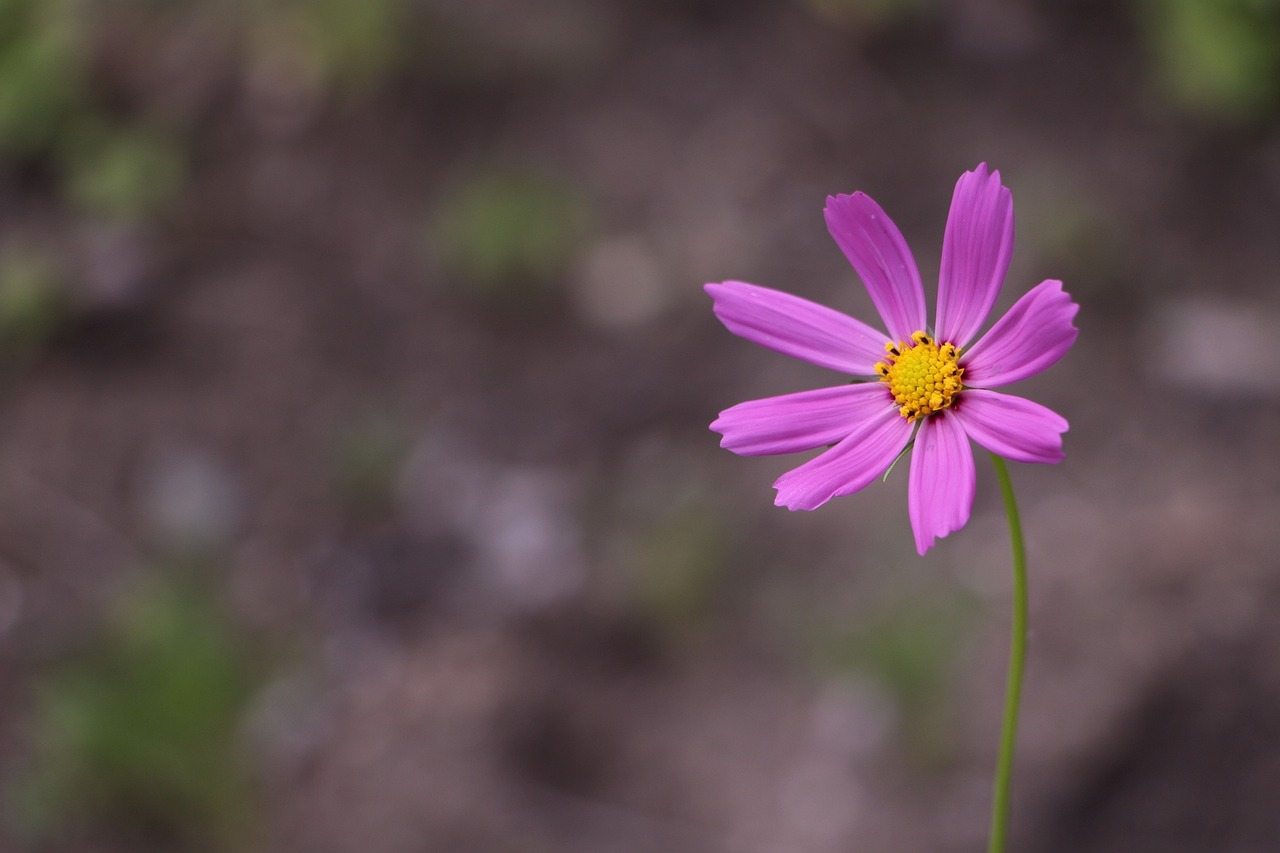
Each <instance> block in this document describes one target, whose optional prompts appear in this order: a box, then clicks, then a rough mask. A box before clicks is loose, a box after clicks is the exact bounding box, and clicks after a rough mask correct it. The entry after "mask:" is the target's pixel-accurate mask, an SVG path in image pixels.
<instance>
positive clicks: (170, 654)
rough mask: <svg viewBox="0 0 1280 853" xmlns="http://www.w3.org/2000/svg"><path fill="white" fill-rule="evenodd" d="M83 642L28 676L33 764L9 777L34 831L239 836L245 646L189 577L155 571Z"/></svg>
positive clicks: (206, 841) (244, 818)
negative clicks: (94, 639) (75, 651)
mask: <svg viewBox="0 0 1280 853" xmlns="http://www.w3.org/2000/svg"><path fill="white" fill-rule="evenodd" d="M112 616H113V618H112V619H111V621H110V623H109V624H108V626H107V627H106V629H105V631H104V632H103V634H102V635H101V637H100V638H99V639H98V644H97V645H96V646H95V647H94V648H92V649H89V650H85V651H84V652H83V653H81V654H80V655H78V656H77V657H75V658H74V659H71V660H67V661H65V662H63V663H61V664H58V665H55V666H53V667H51V668H50V669H49V670H48V671H47V672H46V673H45V674H44V675H43V676H42V677H41V678H40V679H39V681H38V682H37V683H36V685H35V687H34V707H33V711H32V715H31V719H32V721H33V722H32V725H33V728H34V731H33V732H32V737H31V741H30V742H31V744H32V755H31V756H30V761H31V766H30V769H29V770H28V772H27V773H25V774H24V775H22V776H20V777H19V778H18V779H16V780H15V781H14V782H13V783H12V784H11V786H10V789H9V791H8V794H9V796H8V806H9V810H10V813H11V816H12V817H13V820H14V823H15V824H16V825H17V826H18V827H20V828H21V829H22V830H23V831H24V832H25V834H26V835H27V836H28V837H29V838H30V839H31V840H32V841H33V842H35V843H53V842H56V841H58V840H59V839H66V838H68V837H69V836H70V837H74V835H75V833H77V832H82V831H86V830H88V829H96V830H99V831H103V830H105V831H106V832H108V833H109V834H110V835H112V836H115V837H121V838H125V839H146V840H147V841H148V842H150V843H152V844H154V843H157V842H158V843H161V844H163V845H165V849H173V850H210V849H212V850H236V849H243V845H244V843H245V842H246V841H247V839H248V837H249V833H251V832H252V803H253V794H252V791H253V785H252V782H251V779H250V777H249V774H248V773H247V771H246V762H245V761H244V750H243V748H242V746H243V745H242V743H241V732H240V729H241V717H242V714H243V710H244V706H245V702H246V699H247V698H248V696H249V694H250V691H251V690H252V688H253V686H254V684H255V675H254V668H253V665H252V662H251V661H252V658H251V657H250V654H249V650H248V649H247V648H246V647H245V645H244V644H243V642H242V640H241V638H240V637H239V636H237V634H236V631H235V629H234V627H233V626H232V625H231V624H230V623H229V622H228V621H227V620H226V619H225V617H223V616H222V614H221V613H220V612H219V611H218V609H217V605H216V600H215V599H214V598H213V597H212V596H210V595H209V594H208V591H207V590H205V589H204V588H203V584H201V583H200V582H198V581H196V580H195V579H194V578H192V577H188V576H182V577H174V576H163V575H160V574H152V575H148V576H146V577H143V578H140V579H139V581H138V583H137V585H136V586H135V587H134V588H132V589H131V590H129V592H128V593H127V594H126V595H124V596H122V597H121V598H120V600H119V601H118V602H117V607H116V609H115V611H114V613H113V614H112Z"/></svg>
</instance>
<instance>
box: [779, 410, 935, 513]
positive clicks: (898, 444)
mask: <svg viewBox="0 0 1280 853" xmlns="http://www.w3.org/2000/svg"><path fill="white" fill-rule="evenodd" d="M910 439H911V424H910V423H909V422H908V421H907V419H906V418H904V417H902V416H901V415H900V414H898V410H897V409H895V408H894V407H893V406H891V405H888V406H885V407H884V409H883V410H882V411H881V412H877V413H875V414H874V415H873V416H872V417H870V418H868V419H867V420H866V422H864V423H863V424H862V426H861V427H860V428H859V429H858V430H857V431H856V432H852V433H850V434H849V435H848V436H846V437H845V438H844V439H842V440H841V441H840V443H839V444H837V445H836V446H835V447H833V448H831V449H830V450H828V451H826V452H825V453H823V454H821V455H819V456H815V457H814V458H813V459H810V460H809V461H808V462H806V463H804V464H803V465H801V466H800V467H799V468H796V469H794V470H791V471H788V472H787V473H785V474H783V475H782V476H781V477H779V478H778V480H777V482H775V483H774V484H773V487H774V488H775V489H777V490H778V496H777V498H776V499H775V500H774V503H775V504H777V505H778V506H785V507H786V508H787V509H791V510H797V509H817V508H818V507H820V506H822V505H823V504H824V503H826V502H827V501H829V500H831V499H832V498H834V497H839V496H841V495H851V494H853V493H854V492H856V491H858V490H859V489H862V488H863V487H864V486H866V485H867V484H868V483H870V482H871V481H872V480H874V479H875V478H876V477H878V476H880V474H882V473H883V472H884V471H885V470H886V469H888V467H889V465H890V464H892V463H893V460H894V459H896V458H897V456H898V454H899V453H901V452H902V448H904V447H906V446H907V442H908V441H909V440H910Z"/></svg>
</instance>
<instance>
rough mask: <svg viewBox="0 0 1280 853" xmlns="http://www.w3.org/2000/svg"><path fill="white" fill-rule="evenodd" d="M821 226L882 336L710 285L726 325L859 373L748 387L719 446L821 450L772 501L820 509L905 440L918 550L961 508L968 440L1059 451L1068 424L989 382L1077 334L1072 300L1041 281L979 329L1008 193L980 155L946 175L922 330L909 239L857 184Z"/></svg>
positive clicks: (727, 417)
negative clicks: (779, 388) (936, 266)
mask: <svg viewBox="0 0 1280 853" xmlns="http://www.w3.org/2000/svg"><path fill="white" fill-rule="evenodd" d="M826 220H827V228H828V229H829V230H830V232H831V236H832V237H834V238H835V241H836V243H838V244H839V246H840V248H841V249H843V250H844V253H845V255H846V256H847V257H848V258H849V262H850V263H852V264H853V268H854V269H855V270H856V271H857V273H858V275H859V276H861V278H862V281H863V283H864V284H865V285H866V288H867V291H868V293H870V294H871V300H872V302H874V303H875V306H876V309H877V310H878V311H879V312H880V317H881V319H882V320H883V321H884V326H885V327H886V328H887V329H888V334H885V333H884V332H882V331H880V330H879V329H877V328H874V327H872V326H868V325H866V324H865V323H862V322H860V321H858V320H855V319H853V318H852V317H849V316H847V315H845V314H841V313H839V312H837V311H833V310H832V309H830V308H826V307H823V306H821V305H818V304H816V303H813V302H809V301H808V300H806V299H801V298H800V297H797V296H791V295H790V294H786V293H782V292H780V291H777V290H770V289H769V288H765V287H757V286H756V285H753V284H746V283H744V282H740V281H726V282H722V283H720V284H708V285H707V286H706V290H707V293H709V294H710V295H711V298H712V299H714V300H715V313H716V316H717V317H719V318H720V321H721V322H722V323H724V325H725V326H726V327H727V328H728V329H729V331H731V332H733V333H734V334H736V335H740V336H742V337H744V338H746V339H747V340H750V341H754V342H756V343H758V344H760V345H762V346H766V347H769V348H770V349H773V350H777V351H778V352H781V353H784V354H786V355H789V356H793V357H795V358H800V359H803V360H805V361H808V362H811V363H813V364H817V365H821V366H822V367H829V368H831V369H833V370H838V371H841V372H842V373H846V374H849V375H852V376H853V377H855V380H854V382H853V383H851V384H842V385H836V386H833V387H830V388H819V389H817V390H814V391H801V392H800V393H798V394H784V395H783V396H780V397H770V398H768V399H764V400H750V401H748V402H746V403H740V404H739V405H737V406H734V407H733V408H731V409H726V410H725V411H723V412H721V413H720V417H719V418H717V419H716V421H715V422H714V423H713V424H711V429H713V430H715V431H716V432H719V433H720V434H721V435H723V436H724V439H723V440H722V441H721V442H720V446H721V447H725V448H728V449H729V450H732V451H733V452H734V453H739V454H742V455H744V456H765V455H770V454H775V453H795V452H799V451H804V450H813V449H815V448H819V447H825V448H827V449H826V450H824V451H823V452H822V453H820V454H819V455H818V456H816V457H814V458H813V459H810V460H809V461H808V462H805V463H804V464H803V465H801V466H800V467H798V468H795V469H793V470H791V471H788V472H787V473H785V474H783V475H782V476H781V477H779V478H778V480H777V482H775V483H774V488H776V489H777V490H778V496H777V500H776V501H775V503H777V504H778V505H779V506H785V507H787V508H788V509H792V510H797V509H816V508H817V507H819V506H821V505H822V504H824V503H826V502H827V501H829V500H830V499H831V498H834V497H838V496H840V495H848V494H852V493H853V492H856V491H859V490H861V489H862V488H863V487H864V486H866V485H867V484H869V483H870V482H871V481H872V480H874V479H875V478H876V477H878V476H880V475H881V474H882V473H883V472H885V471H886V470H888V468H889V466H890V465H891V464H893V461H894V460H895V459H896V458H898V456H899V454H901V453H902V452H903V451H904V450H905V449H906V448H907V447H908V446H909V445H913V453H912V458H911V473H910V479H909V482H908V499H907V503H908V510H909V512H910V516H911V527H912V530H913V531H914V532H915V539H916V549H917V550H918V551H919V552H920V553H921V554H924V553H925V552H926V551H928V550H929V548H931V547H933V544H934V542H935V538H936V537H939V536H946V535H947V534H948V533H951V532H952V531H954V530H958V529H960V528H961V527H963V526H964V524H965V522H967V521H968V520H969V511H970V509H971V507H972V506H973V494H974V463H973V451H972V449H971V448H970V446H969V439H973V440H974V441H975V442H977V443H978V444H979V445H981V446H982V447H984V448H986V449H987V450H990V451H991V452H992V453H996V454H999V455H1000V456H1003V457H1006V458H1008V459H1012V460H1016V461H1018V462H1045V463H1049V462H1058V461H1060V460H1061V459H1062V433H1064V432H1066V430H1067V422H1066V420H1065V419H1063V418H1062V417H1061V416H1059V415H1058V414H1056V413H1055V412H1053V411H1051V410H1050V409H1047V408H1045V407H1044V406H1041V405H1040V404H1038V403H1033V402H1031V401H1030V400H1026V399H1024V398H1022V397H1015V396H1012V395H1009V394H1002V393H1000V392H998V391H993V390H991V389H993V388H998V387H1000V386H1002V385H1007V384H1009V383H1011V382H1017V381H1018V380H1019V379H1025V378H1027V377H1028V376H1033V375H1035V374H1037V373H1039V372H1040V371H1042V370H1044V369H1045V368H1047V367H1049V366H1050V365H1052V364H1053V363H1055V362H1056V361H1057V360H1058V359H1060V358H1062V356H1063V355H1064V354H1065V353H1066V351H1067V350H1068V349H1070V348H1071V344H1072V343H1074V342H1075V339H1076V335H1077V333H1078V332H1077V329H1076V328H1075V326H1073V325H1072V318H1073V317H1075V314H1076V311H1077V309H1078V308H1079V306H1078V305H1076V304H1075V303H1074V302H1072V301H1071V297H1070V296H1068V295H1067V293H1066V292H1065V291H1064V290H1063V289H1062V282H1060V281H1053V280H1048V281H1043V282H1041V283H1040V284H1039V285H1037V286H1036V287H1034V288H1032V290H1031V291H1030V292H1028V293H1027V294H1026V295H1024V296H1023V297H1022V298H1021V299H1019V300H1018V301H1017V302H1016V303H1015V304H1014V306H1013V307H1012V308H1010V309H1009V311H1008V313H1007V314H1005V315H1004V316H1003V317H1001V318H1000V319H999V320H998V321H997V322H996V323H995V325H994V326H992V327H991V328H990V329H989V330H988V331H987V333H986V334H984V335H983V336H982V337H980V338H977V340H976V341H975V340H974V339H975V338H976V337H977V334H978V331H979V329H980V327H981V326H982V324H983V321H984V320H985V319H986V317H987V314H988V313H989V312H990V310H991V306H992V305H993V304H994V303H995V301H996V296H997V295H998V294H999V292H1000V285H1001V283H1002V282H1003V280H1004V276H1005V272H1006V271H1007V270H1008V268H1009V258H1010V256H1011V255H1012V254H1013V197H1012V195H1011V194H1010V193H1009V190H1008V189H1007V188H1006V187H1004V186H1003V185H1002V184H1001V183H1000V173H999V172H989V171H988V170H987V165H986V164H985V163H983V164H982V165H980V166H978V168H977V169H974V170H973V171H972V172H966V173H965V174H964V175H962V176H961V177H960V180H959V182H957V183H956V190H955V195H954V196H953V197H952V199H951V213H950V215H949V216H948V217H947V229H946V234H945V235H944V237H943V240H942V269H941V272H940V274H939V276H938V309H937V313H936V315H935V317H934V325H933V327H932V331H931V330H930V329H929V327H928V324H927V321H926V316H925V301H924V287H923V286H922V285H921V282H920V272H919V271H918V270H917V269H916V262H915V259H914V258H912V256H911V252H910V250H909V249H908V248H907V244H906V241H905V240H903V238H902V234H901V232H899V231H898V228H897V226H895V225H894V224H893V222H892V221H891V220H890V219H889V217H888V216H886V215H885V213H884V211H883V210H881V209H880V206H879V205H877V204H876V203H875V202H874V201H872V200H871V199H870V198H869V197H868V196H866V195H864V194H863V193H860V192H858V193H854V194H853V195H838V196H835V197H828V198H827V207H826Z"/></svg>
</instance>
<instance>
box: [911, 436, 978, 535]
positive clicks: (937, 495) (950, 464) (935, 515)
mask: <svg viewBox="0 0 1280 853" xmlns="http://www.w3.org/2000/svg"><path fill="white" fill-rule="evenodd" d="M975 482H976V480H975V475H974V471H973V451H972V449H970V447H969V439H968V437H967V436H966V435H965V432H964V428H963V427H961V425H960V422H959V421H958V420H956V418H955V416H954V415H951V414H950V413H948V412H939V413H938V414H936V415H933V416H931V417H928V418H925V419H924V420H923V421H921V422H920V429H919V431H918V432H916V443H915V447H914V448H912V450H911V480H910V482H909V483H908V485H907V489H908V491H907V508H908V510H909V514H910V516H911V529H912V530H913V531H914V532H915V536H916V550H917V551H919V552H920V554H921V556H923V555H924V553H925V552H926V551H928V550H929V549H930V548H932V547H933V544H934V540H935V538H936V537H939V536H946V535H947V534H948V533H950V532H952V531H953V530H959V529H960V528H961V527H963V526H964V524H965V522H966V521H968V520H969V510H970V509H971V508H972V507H973V493H974V489H975Z"/></svg>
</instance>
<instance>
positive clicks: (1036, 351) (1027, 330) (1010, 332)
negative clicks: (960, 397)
mask: <svg viewBox="0 0 1280 853" xmlns="http://www.w3.org/2000/svg"><path fill="white" fill-rule="evenodd" d="M1079 308H1080V306H1079V305H1077V304H1075V303H1074V302H1072V301H1071V297H1070V296H1069V295H1068V294H1067V292H1066V291H1064V290H1063V289H1062V282H1060V281H1054V280H1052V279H1050V280H1048V281H1043V282H1041V283H1040V284H1038V285H1036V286H1035V287H1033V288H1032V289H1031V290H1029V291H1027V293H1026V294H1024V295H1023V297H1022V298H1021V299H1019V300H1018V301H1017V302H1015V303H1014V304H1013V307H1012V308H1010V309H1009V311H1008V313H1006V314H1005V315H1004V316H1003V317H1001V318H1000V319H999V320H998V321H997V322H996V324H995V325H994V326H992V327H991V329H990V330H989V331H988V332H987V333H986V334H985V335H983V336H982V338H981V339H979V340H978V342H977V343H975V344H974V345H973V346H971V347H969V349H968V351H967V352H966V353H965V354H964V356H963V357H962V358H961V362H963V363H962V364H961V365H960V366H961V367H963V368H964V384H965V385H967V386H969V387H974V388H994V387H997V386H1000V385H1007V384H1009V383H1010V382H1017V381H1018V380H1020V379H1026V378H1027V377H1028V376H1034V375H1035V374H1037V373H1039V372H1040V371H1042V370H1044V369H1045V368H1047V367H1049V366H1051V365H1053V364H1054V363H1055V362H1056V361H1057V360H1058V359H1060V358H1062V357H1063V356H1064V355H1066V353H1067V350H1069V349H1071V345H1072V344H1073V343H1075V340H1076V335H1078V334H1079V333H1080V330H1079V329H1077V328H1076V327H1075V326H1073V325H1071V320H1072V318H1074V317H1075V316H1076V311H1078V310H1079Z"/></svg>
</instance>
